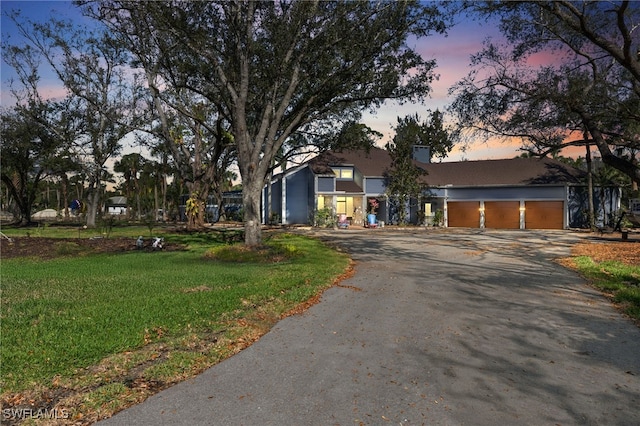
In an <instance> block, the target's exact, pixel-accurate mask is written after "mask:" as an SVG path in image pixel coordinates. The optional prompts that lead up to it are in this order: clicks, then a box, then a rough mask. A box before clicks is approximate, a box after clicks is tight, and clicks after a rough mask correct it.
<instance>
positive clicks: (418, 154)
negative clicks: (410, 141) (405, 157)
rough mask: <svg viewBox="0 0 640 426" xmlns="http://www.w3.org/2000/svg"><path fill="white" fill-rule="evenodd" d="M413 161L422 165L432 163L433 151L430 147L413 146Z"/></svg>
mask: <svg viewBox="0 0 640 426" xmlns="http://www.w3.org/2000/svg"><path fill="white" fill-rule="evenodd" d="M412 151H413V155H412V157H413V159H414V160H416V161H419V162H421V163H431V150H430V149H429V147H428V146H423V145H413V150H412Z"/></svg>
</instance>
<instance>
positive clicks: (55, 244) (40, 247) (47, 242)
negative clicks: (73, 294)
mask: <svg viewBox="0 0 640 426" xmlns="http://www.w3.org/2000/svg"><path fill="white" fill-rule="evenodd" d="M11 240H12V241H8V240H6V239H4V238H3V239H0V257H1V258H2V259H12V258H16V257H35V258H39V259H53V258H56V257H61V256H74V255H80V254H87V253H123V252H128V251H136V250H147V251H153V250H154V249H153V247H151V243H152V241H151V239H149V238H147V239H146V240H145V245H144V247H143V248H142V249H138V248H137V247H136V239H135V238H47V237H17V238H12V239H11ZM183 249H184V247H183V246H181V245H178V244H164V245H163V248H162V251H176V250H183Z"/></svg>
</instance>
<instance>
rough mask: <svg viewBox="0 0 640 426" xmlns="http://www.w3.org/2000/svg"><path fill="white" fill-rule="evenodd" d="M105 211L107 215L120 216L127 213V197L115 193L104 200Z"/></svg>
mask: <svg viewBox="0 0 640 426" xmlns="http://www.w3.org/2000/svg"><path fill="white" fill-rule="evenodd" d="M105 212H106V214H108V215H113V216H120V215H123V216H124V215H126V214H127V197H123V196H121V195H117V196H115V197H110V198H108V199H107V201H106V202H105Z"/></svg>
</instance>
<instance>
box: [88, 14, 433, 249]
mask: <svg viewBox="0 0 640 426" xmlns="http://www.w3.org/2000/svg"><path fill="white" fill-rule="evenodd" d="M94 16H98V17H100V18H101V19H102V20H103V22H105V23H110V24H111V25H112V28H113V29H114V31H118V33H119V34H122V35H123V39H124V38H125V37H126V39H128V40H134V39H135V40H137V43H138V46H144V47H145V48H146V49H147V50H148V51H152V52H154V53H160V54H161V57H162V60H166V59H167V58H169V57H173V58H179V59H180V61H181V66H182V67H183V69H184V68H188V70H189V73H188V74H185V75H188V77H189V78H188V79H185V80H182V81H180V84H181V85H182V87H185V88H189V90H191V91H193V92H194V93H198V94H199V95H200V96H202V97H203V98H205V99H207V100H208V101H209V102H210V103H211V104H212V105H213V106H215V108H216V113H217V114H218V115H219V118H220V120H221V121H222V122H223V124H224V125H225V126H229V127H228V128H229V131H230V133H231V134H232V135H233V139H234V144H235V147H236V149H237V158H238V168H239V171H240V176H241V178H242V188H243V204H244V215H245V243H246V244H247V245H258V244H260V243H261V240H262V237H261V228H260V219H261V218H260V201H261V191H262V189H263V186H264V185H265V180H266V178H267V176H268V174H269V172H270V169H271V168H272V167H273V165H274V159H275V158H276V156H277V154H278V152H279V151H280V148H281V147H282V145H283V144H284V143H285V141H286V140H288V139H289V138H290V137H291V136H292V135H293V134H294V133H295V132H296V131H297V130H299V129H301V128H304V127H305V126H307V125H309V124H310V123H314V122H318V121H321V120H325V121H334V122H336V123H339V122H340V121H341V120H343V119H344V117H348V119H349V120H352V119H353V117H354V116H358V113H359V111H362V110H363V109H365V108H375V107H378V106H380V105H381V103H382V102H383V101H384V100H386V99H396V100H400V101H402V100H417V99H423V98H424V97H425V96H426V95H427V94H428V92H429V88H430V86H429V85H430V83H431V81H432V79H433V78H434V74H433V68H434V61H425V60H424V59H422V58H421V57H420V55H418V54H417V53H416V52H415V51H414V50H412V49H411V48H410V47H408V46H407V44H406V40H407V39H408V37H410V36H416V37H420V36H425V35H427V34H428V33H430V32H431V31H443V30H444V29H445V23H444V21H443V16H442V15H441V14H440V13H439V12H438V10H437V9H436V8H435V6H434V4H431V3H419V2H416V1H399V2H368V1H357V2H354V1H337V2H324V1H309V2H302V1H300V2H288V1H282V2H262V1H231V2H230V1H208V2H183V3H179V4H176V3H172V2H144V3H140V2H129V1H107V2H99V7H97V6H96V7H95V9H94ZM145 17H147V18H145ZM139 22H143V23H144V25H136V23H139ZM114 23H115V24H114ZM134 32H135V36H136V37H131V35H132V33H134ZM129 47H130V48H132V46H129ZM146 65H151V63H149V64H144V63H142V61H141V66H143V67H145V70H146V71H148V72H151V73H154V72H156V70H157V68H155V69H153V68H152V67H151V66H149V69H147V66H146ZM336 127H340V126H339V125H338V126H336Z"/></svg>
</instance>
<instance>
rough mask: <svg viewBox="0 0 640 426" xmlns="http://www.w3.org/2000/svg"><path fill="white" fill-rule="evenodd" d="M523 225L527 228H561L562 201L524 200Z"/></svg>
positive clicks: (562, 225)
mask: <svg viewBox="0 0 640 426" xmlns="http://www.w3.org/2000/svg"><path fill="white" fill-rule="evenodd" d="M524 205H525V212H524V217H525V227H526V228H527V229H563V228H564V221H563V217H564V204H563V202H562V201H527V202H525V204H524Z"/></svg>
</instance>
